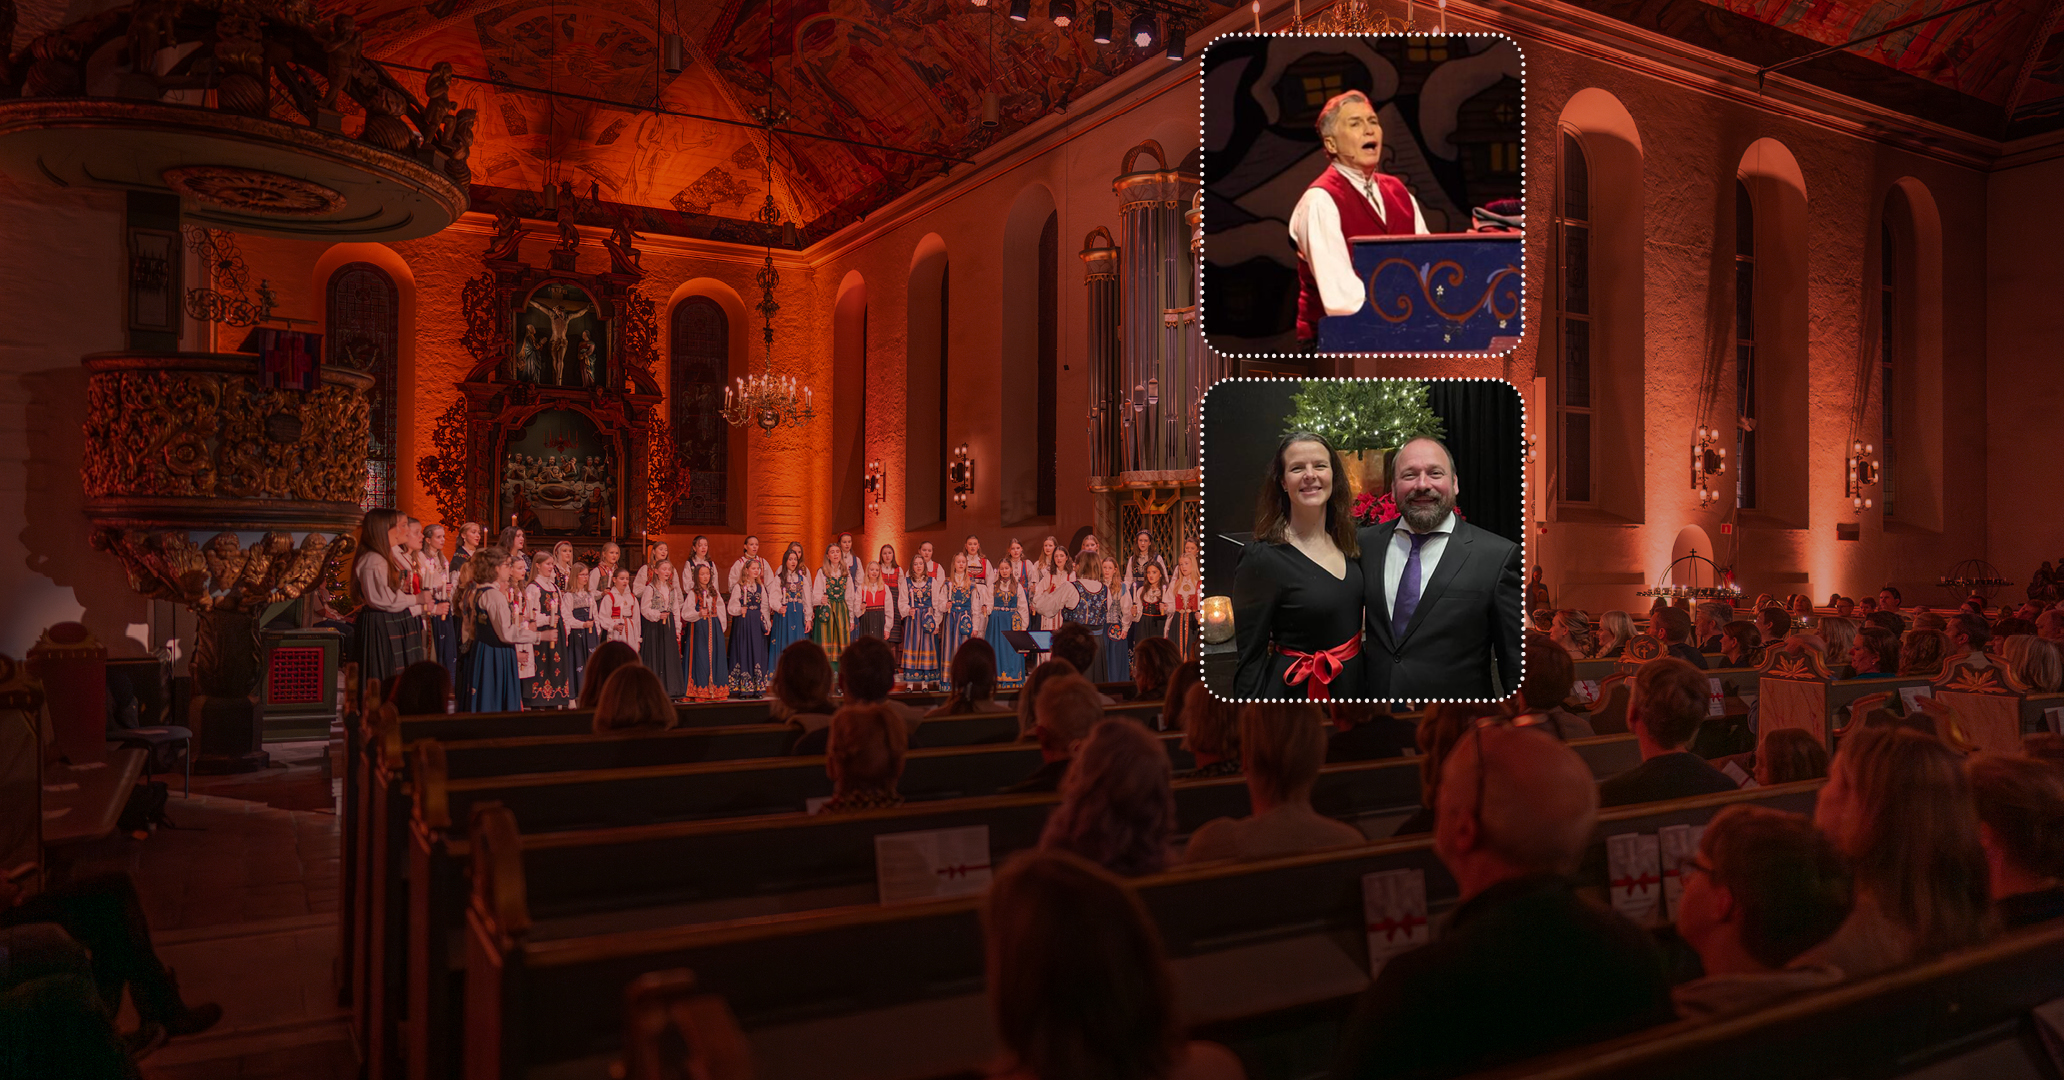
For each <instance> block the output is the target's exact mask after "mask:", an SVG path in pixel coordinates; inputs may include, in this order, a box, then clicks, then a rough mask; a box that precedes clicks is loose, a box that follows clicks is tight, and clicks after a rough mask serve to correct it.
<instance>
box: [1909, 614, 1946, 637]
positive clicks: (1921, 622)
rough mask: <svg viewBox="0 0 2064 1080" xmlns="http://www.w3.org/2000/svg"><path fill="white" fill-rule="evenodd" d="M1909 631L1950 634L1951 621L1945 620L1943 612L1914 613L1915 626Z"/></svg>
mask: <svg viewBox="0 0 2064 1080" xmlns="http://www.w3.org/2000/svg"><path fill="white" fill-rule="evenodd" d="M1908 629H1912V630H1940V631H1942V632H1943V633H1945V634H1946V633H1948V632H1949V620H1948V619H1947V618H1944V617H1943V615H1942V613H1941V612H1937V611H1916V612H1914V617H1913V625H1912V626H1910V627H1909V628H1908Z"/></svg>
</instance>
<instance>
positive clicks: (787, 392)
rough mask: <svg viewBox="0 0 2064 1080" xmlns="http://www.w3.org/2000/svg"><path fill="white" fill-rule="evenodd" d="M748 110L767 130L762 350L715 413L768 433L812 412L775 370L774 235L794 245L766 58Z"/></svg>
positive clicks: (777, 276)
mask: <svg viewBox="0 0 2064 1080" xmlns="http://www.w3.org/2000/svg"><path fill="white" fill-rule="evenodd" d="M753 112H754V114H755V116H754V119H757V120H758V121H759V122H760V126H761V127H763V128H765V129H766V132H767V158H766V161H765V162H764V164H763V165H762V166H761V175H762V176H764V177H765V178H766V182H767V201H766V202H765V203H763V204H761V206H760V211H759V213H758V214H756V215H754V216H755V217H757V218H758V219H759V222H760V228H761V229H762V230H763V231H764V239H765V240H766V244H767V257H766V260H765V261H764V262H762V263H761V264H760V272H759V273H758V274H756V275H754V277H753V282H754V283H755V284H757V285H758V286H759V287H760V302H759V304H758V305H756V307H755V310H757V311H758V312H759V313H760V335H761V337H762V338H763V339H764V341H765V342H766V349H767V353H766V361H765V366H764V367H763V368H762V369H761V371H760V373H759V374H756V375H744V376H740V377H739V378H738V380H737V381H736V383H735V384H734V385H732V386H728V387H725V388H724V407H723V408H722V409H719V410H718V411H717V414H718V415H719V416H722V417H723V418H724V419H725V421H726V422H728V423H730V424H731V425H732V426H734V427H743V426H745V425H746V424H758V425H759V427H760V430H761V431H773V430H774V429H775V428H777V427H780V426H781V424H782V423H783V422H784V421H786V422H787V423H789V424H791V425H796V426H800V425H803V424H807V423H809V422H810V421H811V420H812V419H814V418H815V417H816V415H817V414H816V410H814V409H812V408H811V397H812V395H811V393H810V388H809V386H807V385H799V384H798V383H797V382H796V380H795V377H794V376H792V375H790V376H780V375H776V374H774V315H775V313H776V312H778V311H780V310H781V305H780V304H779V303H776V302H775V300H774V287H775V286H776V285H779V284H780V283H781V271H779V270H776V269H775V268H774V237H775V235H776V233H777V232H779V233H781V234H782V235H783V242H784V243H786V244H790V245H793V244H794V239H795V237H794V234H795V226H794V225H793V224H792V223H784V222H783V221H782V219H781V209H780V207H778V206H776V205H775V204H774V129H775V128H777V127H779V126H780V125H782V124H784V123H786V122H788V120H789V112H788V110H786V109H783V108H780V107H779V106H777V105H775V104H774V62H773V60H772V59H771V57H770V58H769V60H768V61H767V104H766V105H765V106H763V107H761V108H758V109H754V110H753Z"/></svg>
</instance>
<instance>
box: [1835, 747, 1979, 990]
mask: <svg viewBox="0 0 2064 1080" xmlns="http://www.w3.org/2000/svg"><path fill="white" fill-rule="evenodd" d="M1813 820H1814V823H1815V824H1816V825H1818V826H1820V830H1821V831H1822V832H1824V833H1826V834H1827V837H1828V839H1829V840H1832V841H1834V844H1835V847H1837V848H1839V849H1840V850H1841V852H1842V854H1843V855H1844V856H1845V857H1847V858H1848V860H1849V864H1850V868H1851V869H1852V870H1853V871H1854V872H1855V874H1856V906H1855V909H1854V910H1852V911H1851V912H1850V914H1849V918H1848V919H1847V920H1846V921H1845V922H1843V924H1842V928H1841V929H1840V930H1837V931H1836V932H1835V934H1834V936H1833V937H1831V938H1829V939H1828V940H1827V941H1824V942H1822V943H1821V944H1819V945H1817V946H1815V947H1814V948H1813V949H1812V950H1810V952H1809V953H1808V955H1807V956H1806V957H1805V958H1802V959H1801V961H1800V962H1801V963H1825V964H1832V965H1834V966H1835V967H1838V968H1840V969H1842V971H1843V972H1844V973H1845V974H1847V975H1849V976H1850V977H1851V978H1868V977H1870V976H1872V975H1876V974H1879V973H1880V972H1884V971H1889V970H1891V969H1893V968H1896V967H1903V966H1905V965H1907V964H1911V963H1916V962H1918V961H1922V960H1931V959H1934V958H1935V957H1937V956H1941V955H1942V954H1944V953H1947V952H1950V951H1953V950H1955V949H1961V948H1965V947H1967V946H1970V945H1976V944H1978V943H1979V942H1981V941H1984V940H1985V939H1986V937H1988V936H1989V935H1990V934H1991V932H1992V929H1993V917H1992V898H1991V896H1990V894H1989V893H1988V892H1987V881H1988V877H1987V873H1986V864H1985V850H1984V848H1983V847H1982V846H1981V845H1980V843H1979V840H1978V813H1977V808H1976V805H1975V804H1974V802H1973V801H1972V798H1971V785H1970V783H1969V782H1968V781H1967V780H1965V778H1964V771H1963V764H1962V761H1961V760H1960V758H1959V755H1958V754H1957V752H1956V751H1954V750H1951V749H1950V748H1949V747H1948V746H1946V745H1944V744H1943V743H1942V741H1941V740H1940V739H1937V738H1935V737H1934V736H1932V735H1926V734H1923V733H1921V732H1918V731H1914V730H1912V729H1910V728H1896V727H1866V728H1864V729H1863V730H1862V731H1859V732H1856V733H1855V734H1852V735H1850V736H1849V737H1848V738H1846V739H1844V740H1842V745H1841V748H1840V749H1839V750H1837V751H1836V753H1835V759H1834V762H1833V763H1832V765H1831V766H1830V768H1829V770H1828V780H1827V784H1826V785H1825V786H1824V787H1822V788H1821V789H1820V798H1819V801H1818V802H1817V803H1816V804H1815V806H1814V810H1813Z"/></svg>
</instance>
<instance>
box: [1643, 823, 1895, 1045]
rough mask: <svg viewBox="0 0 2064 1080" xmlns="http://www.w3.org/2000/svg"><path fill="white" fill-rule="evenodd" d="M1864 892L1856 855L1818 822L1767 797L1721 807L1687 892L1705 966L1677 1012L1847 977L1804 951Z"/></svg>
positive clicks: (1733, 1005) (1685, 907)
mask: <svg viewBox="0 0 2064 1080" xmlns="http://www.w3.org/2000/svg"><path fill="white" fill-rule="evenodd" d="M1854 901H1855V895H1854V882H1853V881H1852V880H1851V878H1850V875H1849V867H1848V865H1847V863H1845V862H1844V861H1843V859H1842V854H1841V853H1840V852H1838V851H1836V850H1835V845H1834V844H1833V843H1831V842H1830V841H1829V840H1828V838H1827V837H1826V836H1823V835H1822V834H1821V832H1820V830H1818V829H1816V828H1814V827H1813V822H1811V821H1809V820H1807V819H1806V818H1804V817H1801V816H1799V815H1797V814H1786V813H1782V812H1780V811H1777V810H1772V809H1769V808H1768V807H1761V806H1730V807H1728V808H1727V809H1725V810H1722V811H1720V812H1719V813H1718V814H1716V815H1714V817H1713V820H1712V821H1711V822H1710V823H1709V824H1707V826H1706V831H1705V833H1704V834H1703V835H1702V836H1701V837H1700V838H1699V850H1698V856H1697V857H1696V858H1695V859H1693V860H1692V862H1691V864H1690V867H1689V869H1688V871H1687V872H1686V873H1685V875H1684V892H1683V894H1682V896H1681V898H1680V899H1679V900H1678V901H1677V933H1678V936H1680V937H1682V938H1683V939H1684V941H1685V943H1686V944H1688V945H1690V946H1691V947H1692V949H1693V950H1694V951H1696V952H1697V953H1698V956H1699V963H1700V965H1701V966H1702V967H1703V968H1704V971H1705V974H1704V975H1702V976H1701V977H1699V978H1696V979H1693V980H1691V981H1690V982H1687V983H1683V984H1681V985H1679V986H1678V987H1677V988H1676V989H1674V990H1672V991H1671V992H1670V997H1671V999H1672V1000H1673V1001H1674V1002H1675V1003H1676V1006H1677V1015H1678V1016H1679V1017H1680V1018H1682V1019H1685V1020H1710V1019H1712V1018H1714V1017H1716V1016H1723V1015H1726V1014H1729V1013H1738V1012H1747V1011H1749V1010H1751V1009H1758V1008H1762V1007H1763V1006H1765V1005H1769V1004H1771V1003H1773V1002H1776V1001H1778V1000H1780V999H1783V998H1786V997H1790V996H1792V995H1793V994H1800V993H1805V992H1806V991H1809V990H1819V989H1822V988H1824V987H1828V986H1833V985H1834V984H1836V983H1838V982H1841V981H1842V979H1843V978H1844V976H1843V973H1842V971H1841V969H1839V968H1837V967H1834V966H1833V965H1830V964H1813V963H1806V964H1802V963H1799V957H1800V955H1801V954H1803V953H1805V952H1806V950H1808V949H1811V948H1812V947H1814V946H1815V945H1818V944H1820V943H1821V942H1823V941H1826V940H1827V939H1828V937H1829V936H1830V935H1832V934H1833V933H1834V932H1835V930H1836V929H1837V928H1838V927H1840V926H1841V925H1842V922H1843V920H1845V919H1847V918H1848V917H1849V909H1850V907H1851V906H1852V905H1853V903H1854Z"/></svg>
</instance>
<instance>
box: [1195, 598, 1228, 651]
mask: <svg viewBox="0 0 2064 1080" xmlns="http://www.w3.org/2000/svg"><path fill="white" fill-rule="evenodd" d="M1199 608H1200V616H1201V618H1202V620H1203V623H1204V643H1205V644H1207V645H1217V644H1220V643H1223V642H1227V641H1231V640H1232V639H1233V598H1232V597H1230V596H1207V597H1205V598H1204V600H1203V603H1202V604H1200V605H1199Z"/></svg>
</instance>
